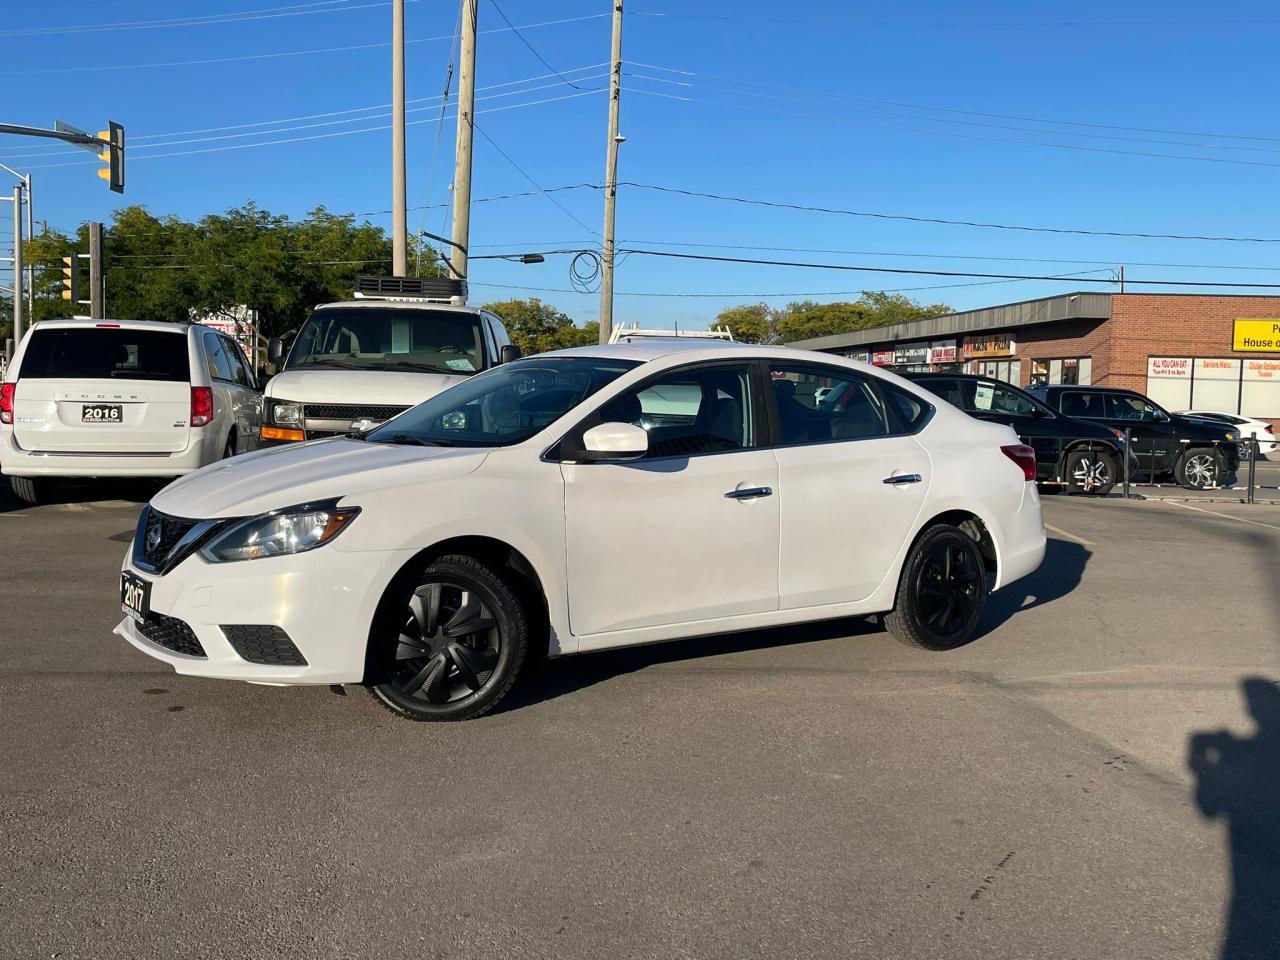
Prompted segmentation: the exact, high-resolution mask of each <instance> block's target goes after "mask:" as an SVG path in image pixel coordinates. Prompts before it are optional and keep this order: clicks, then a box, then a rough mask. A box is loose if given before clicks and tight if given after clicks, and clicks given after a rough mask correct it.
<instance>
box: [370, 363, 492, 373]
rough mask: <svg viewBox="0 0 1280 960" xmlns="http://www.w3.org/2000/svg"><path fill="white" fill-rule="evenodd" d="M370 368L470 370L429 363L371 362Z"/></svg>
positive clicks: (428, 370)
mask: <svg viewBox="0 0 1280 960" xmlns="http://www.w3.org/2000/svg"><path fill="white" fill-rule="evenodd" d="M370 369H373V370H425V371H427V372H428V373H463V372H467V373H469V372H470V371H462V370H450V369H449V368H448V367H437V366H435V365H434V364H431V363H412V362H405V363H375V364H371V366H370Z"/></svg>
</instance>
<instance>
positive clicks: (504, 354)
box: [498, 343, 520, 363]
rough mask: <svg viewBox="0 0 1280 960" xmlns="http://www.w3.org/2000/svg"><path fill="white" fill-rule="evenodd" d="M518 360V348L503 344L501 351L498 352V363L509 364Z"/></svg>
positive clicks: (510, 344)
mask: <svg viewBox="0 0 1280 960" xmlns="http://www.w3.org/2000/svg"><path fill="white" fill-rule="evenodd" d="M519 359H520V348H519V347H517V346H516V345H515V344H514V343H504V344H503V345H502V349H501V350H499V351H498V362H499V363H510V362H511V361H512V360H519Z"/></svg>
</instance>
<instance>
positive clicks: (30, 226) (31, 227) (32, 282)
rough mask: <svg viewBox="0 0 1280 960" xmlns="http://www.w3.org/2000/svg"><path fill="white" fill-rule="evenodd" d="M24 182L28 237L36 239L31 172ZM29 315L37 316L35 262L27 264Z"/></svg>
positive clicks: (24, 178)
mask: <svg viewBox="0 0 1280 960" xmlns="http://www.w3.org/2000/svg"><path fill="white" fill-rule="evenodd" d="M22 182H23V183H24V184H26V187H27V239H28V240H34V239H35V238H36V221H35V214H34V213H32V210H31V174H29V173H28V174H27V175H26V176H24V177H23V178H22ZM27 316H28V317H29V318H30V319H31V320H35V318H36V265H35V263H28V264H27Z"/></svg>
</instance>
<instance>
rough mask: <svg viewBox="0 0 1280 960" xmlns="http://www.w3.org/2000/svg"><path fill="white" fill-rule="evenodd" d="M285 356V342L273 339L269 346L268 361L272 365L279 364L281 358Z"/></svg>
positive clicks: (277, 338) (276, 338)
mask: <svg viewBox="0 0 1280 960" xmlns="http://www.w3.org/2000/svg"><path fill="white" fill-rule="evenodd" d="M283 356H284V341H283V340H281V339H280V338H279V337H272V338H271V340H270V342H269V343H268V344H267V359H268V360H270V361H271V362H272V363H279V362H280V358H281V357H283Z"/></svg>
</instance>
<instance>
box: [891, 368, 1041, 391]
mask: <svg viewBox="0 0 1280 960" xmlns="http://www.w3.org/2000/svg"><path fill="white" fill-rule="evenodd" d="M903 376H904V377H906V378H907V379H908V380H989V381H990V382H992V383H1002V384H1004V385H1005V386H1006V387H1013V388H1014V389H1015V390H1025V389H1027V388H1026V387H1020V386H1018V385H1017V384H1016V383H1010V382H1009V381H1008V380H1001V379H1000V378H999V377H988V376H984V375H983V374H981V373H944V372H942V371H939V372H937V373H904V374H903Z"/></svg>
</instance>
